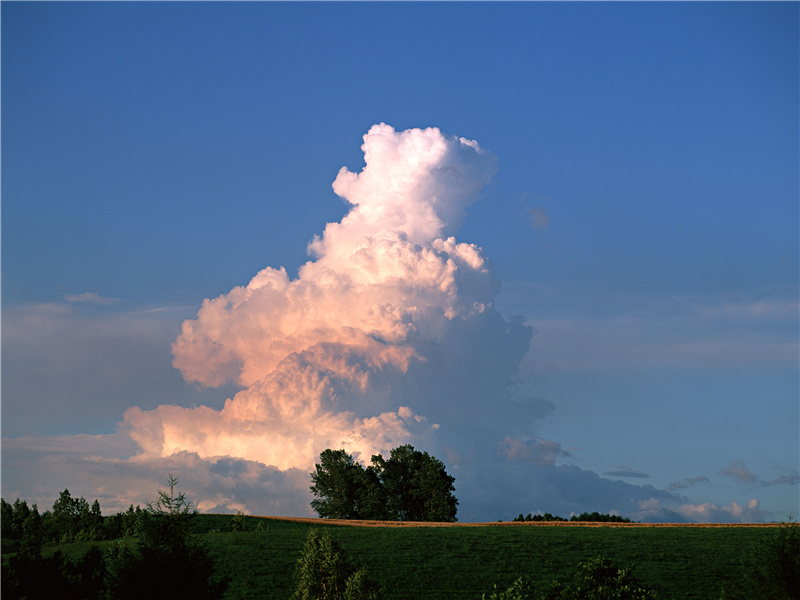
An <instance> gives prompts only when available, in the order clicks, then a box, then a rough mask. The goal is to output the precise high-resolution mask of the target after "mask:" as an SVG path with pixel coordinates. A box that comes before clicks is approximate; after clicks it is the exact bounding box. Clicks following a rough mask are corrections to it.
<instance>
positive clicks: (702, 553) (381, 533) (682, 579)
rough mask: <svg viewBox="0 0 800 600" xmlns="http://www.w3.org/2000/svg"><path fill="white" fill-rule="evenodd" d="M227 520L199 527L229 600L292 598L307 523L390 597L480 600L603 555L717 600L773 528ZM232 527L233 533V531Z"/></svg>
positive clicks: (681, 591)
mask: <svg viewBox="0 0 800 600" xmlns="http://www.w3.org/2000/svg"><path fill="white" fill-rule="evenodd" d="M230 518H231V517H229V516H213V517H212V516H210V515H208V516H206V515H202V516H201V523H200V524H201V527H200V530H201V531H203V530H205V531H206V533H203V534H202V536H203V538H204V539H205V540H206V542H207V543H208V545H209V548H210V549H211V550H212V551H213V552H214V554H215V556H217V557H218V560H219V565H220V567H221V568H222V569H224V570H225V571H227V572H228V573H229V574H230V575H231V576H232V577H233V580H232V583H231V587H230V589H229V591H228V594H227V596H226V598H230V599H232V600H233V599H246V598H259V599H265V598H266V599H272V598H274V599H276V600H277V599H280V600H288V598H289V596H290V595H291V592H292V583H293V580H292V577H293V574H294V566H295V561H296V560H297V558H298V557H299V555H300V551H301V549H302V547H303V543H304V542H305V538H306V535H307V533H308V530H309V528H310V527H318V528H323V527H324V528H327V530H328V531H329V532H330V535H331V537H332V538H333V539H334V540H335V541H337V542H338V543H339V544H340V545H341V546H342V548H343V549H344V551H345V555H346V557H347V558H348V560H349V561H350V562H351V563H354V564H359V565H362V566H364V567H366V568H367V569H368V570H369V572H370V573H371V574H372V576H373V577H374V579H376V580H377V581H378V583H380V585H381V586H382V587H383V589H384V591H385V592H386V596H387V598H388V599H397V600H400V599H402V600H410V599H420V600H425V599H431V600H433V599H437V600H439V599H442V600H448V599H453V600H455V599H459V600H461V599H464V600H467V599H470V600H479V599H480V597H481V594H483V593H488V592H490V591H491V589H492V586H493V585H494V584H498V586H508V585H510V584H511V582H512V581H513V580H514V579H516V578H517V577H519V576H521V575H527V576H528V577H530V578H531V579H533V580H534V581H537V582H542V583H543V584H546V583H549V582H551V581H553V580H565V579H568V578H569V577H570V576H571V575H572V573H573V572H574V571H575V567H576V566H577V564H578V563H579V562H581V561H583V560H586V559H588V558H590V557H592V556H597V555H603V556H606V557H608V558H610V559H611V560H612V561H613V562H614V563H615V564H617V565H618V566H627V565H631V564H634V565H635V570H634V574H635V575H636V576H637V577H638V578H639V579H640V580H641V581H642V582H643V583H644V584H646V585H647V586H650V587H653V588H655V589H656V590H658V592H659V595H660V597H661V598H664V599H666V600H669V599H675V600H690V599H703V600H710V599H716V598H719V596H720V591H721V588H722V586H723V585H726V586H735V585H736V583H737V576H738V566H739V564H740V559H741V556H742V553H743V551H745V550H747V549H748V548H749V547H750V546H751V545H752V544H754V543H758V542H760V541H762V540H763V539H764V538H765V536H767V535H769V534H770V533H771V532H772V531H773V530H772V528H750V527H712V528H694V527H692V528H686V527H589V526H571V527H547V526H535V525H525V526H514V527H512V526H500V525H494V526H493V525H491V524H487V525H484V526H478V527H469V526H463V527H349V526H338V525H335V524H331V523H326V522H325V521H317V522H316V523H314V524H310V523H306V522H301V521H284V520H272V519H270V520H266V519H264V520H257V519H255V518H251V519H249V523H250V527H255V526H256V524H257V523H260V524H261V527H262V528H264V529H265V530H263V531H247V532H239V533H232V532H229V530H230V520H229V519H230ZM226 530H228V531H227V532H226Z"/></svg>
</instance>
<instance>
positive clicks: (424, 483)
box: [311, 444, 458, 522]
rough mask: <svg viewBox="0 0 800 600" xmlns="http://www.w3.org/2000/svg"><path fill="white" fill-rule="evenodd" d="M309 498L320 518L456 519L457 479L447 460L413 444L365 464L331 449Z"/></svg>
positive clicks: (325, 453)
mask: <svg viewBox="0 0 800 600" xmlns="http://www.w3.org/2000/svg"><path fill="white" fill-rule="evenodd" d="M311 481H312V485H311V492H312V493H313V494H314V496H315V498H314V500H312V501H311V508H313V509H314V510H315V511H316V512H317V514H318V515H319V516H320V517H323V518H328V519H365V520H377V521H438V522H446V521H456V512H457V510H458V500H457V499H456V497H455V496H454V495H453V492H454V491H455V486H454V483H455V478H453V477H451V476H450V475H448V474H447V471H446V470H445V466H444V464H443V463H442V462H441V461H440V460H438V459H436V458H434V457H433V456H430V455H429V454H428V453H427V452H420V451H419V450H415V449H414V447H413V446H411V445H410V444H406V445H405V446H399V447H398V448H395V449H393V450H392V451H391V454H390V456H389V458H388V459H385V458H383V456H381V455H380V454H377V455H375V456H373V457H372V464H371V465H370V466H368V467H366V468H365V467H363V466H362V465H361V464H360V463H358V462H356V461H355V460H354V459H353V457H352V456H351V455H349V454H348V453H347V452H345V451H344V450H331V449H327V450H325V451H323V452H322V454H320V462H319V463H317V464H316V468H315V471H314V472H313V473H311Z"/></svg>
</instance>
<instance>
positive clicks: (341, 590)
mask: <svg viewBox="0 0 800 600" xmlns="http://www.w3.org/2000/svg"><path fill="white" fill-rule="evenodd" d="M295 580H296V584H295V590H294V594H292V600H380V599H381V598H382V597H383V594H382V591H381V589H380V587H379V586H378V585H377V584H376V583H375V582H374V581H373V580H372V579H371V578H370V577H369V575H368V574H367V572H366V571H365V570H364V569H360V568H355V567H353V566H351V565H350V564H349V563H348V562H347V561H346V560H345V558H344V552H342V549H341V548H340V547H339V545H338V544H337V543H336V542H334V541H333V540H332V539H331V537H330V535H329V534H328V532H327V531H326V532H325V533H323V534H322V535H321V536H320V535H317V532H316V531H315V530H313V529H312V530H311V531H309V532H308V537H307V538H306V543H305V546H304V547H303V553H302V555H301V556H300V559H299V560H298V561H297V569H296V572H295Z"/></svg>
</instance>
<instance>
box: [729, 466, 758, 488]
mask: <svg viewBox="0 0 800 600" xmlns="http://www.w3.org/2000/svg"><path fill="white" fill-rule="evenodd" d="M722 474H723V475H727V476H728V477H732V478H733V479H735V480H737V481H740V482H742V483H748V484H750V485H755V483H756V482H757V481H758V477H756V476H755V474H754V473H753V472H752V471H750V469H748V468H747V466H746V465H745V462H744V461H743V460H736V461H734V462H732V463H731V464H730V465H729V466H728V468H726V469H724V470H723V471H722Z"/></svg>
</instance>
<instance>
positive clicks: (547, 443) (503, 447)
mask: <svg viewBox="0 0 800 600" xmlns="http://www.w3.org/2000/svg"><path fill="white" fill-rule="evenodd" d="M497 454H498V455H499V456H502V457H504V458H507V459H508V460H524V461H529V462H532V463H533V464H535V465H536V466H537V467H547V466H550V465H552V464H553V463H555V461H556V458H558V457H563V458H567V457H570V456H571V455H570V453H569V452H567V451H566V450H562V449H561V444H559V443H558V442H554V441H551V440H541V439H537V440H518V439H514V438H512V437H510V436H506V438H505V439H504V440H503V441H502V442H500V444H498V449H497Z"/></svg>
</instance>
